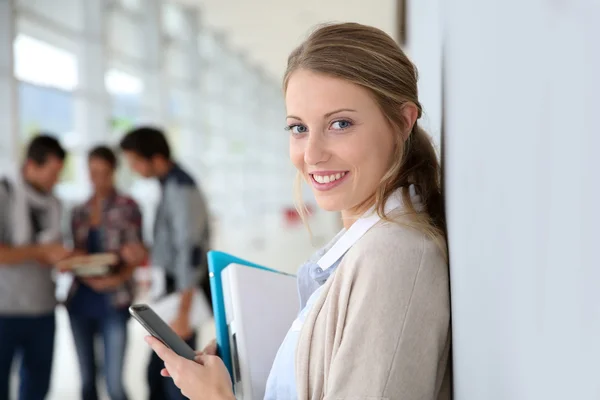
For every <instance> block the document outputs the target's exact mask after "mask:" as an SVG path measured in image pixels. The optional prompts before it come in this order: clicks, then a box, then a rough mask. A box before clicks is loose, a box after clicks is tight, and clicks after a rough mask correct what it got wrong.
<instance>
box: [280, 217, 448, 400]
mask: <svg viewBox="0 0 600 400" xmlns="http://www.w3.org/2000/svg"><path fill="white" fill-rule="evenodd" d="M401 218H402V217H401ZM450 345H451V335H450V295H449V280H448V266H447V264H446V262H445V261H444V258H443V256H442V253H441V251H440V250H439V248H438V247H437V246H436V245H435V244H434V243H433V241H431V240H430V239H428V238H427V237H426V236H425V235H424V234H422V233H420V232H418V231H416V230H414V229H411V228H408V227H406V226H402V225H400V224H397V223H390V222H385V221H380V222H378V223H377V224H376V225H375V226H373V227H372V228H371V229H370V230H369V231H368V232H367V233H366V234H365V235H364V236H363V237H362V238H361V239H359V240H358V241H357V242H356V243H355V244H354V246H353V247H352V248H351V249H350V250H349V251H348V252H347V253H346V255H345V256H344V258H343V259H342V261H341V263H340V265H339V267H338V269H337V271H336V272H335V273H334V275H333V276H332V277H331V278H330V279H329V280H328V281H327V283H326V284H325V287H324V290H323V293H322V294H321V295H320V297H319V299H318V300H317V301H316V303H315V305H314V307H313V309H312V310H311V311H310V313H309V315H308V316H307V318H306V321H305V323H304V326H303V327H302V331H301V333H300V339H299V342H298V348H297V354H296V377H297V384H298V399H299V400H308V399H311V400H321V399H325V400H338V399H339V400H341V399H344V400H350V399H352V400H367V399H368V400H383V399H390V400H396V399H397V400H448V399H451V397H452V393H451V365H450V357H449V353H450ZM282 400H283V399H282Z"/></svg>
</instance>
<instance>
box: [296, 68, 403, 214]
mask: <svg viewBox="0 0 600 400" xmlns="http://www.w3.org/2000/svg"><path fill="white" fill-rule="evenodd" d="M285 102H286V108H287V114H288V116H287V124H288V129H289V131H290V157H291V160H292V162H293V163H294V166H295V167H296V168H297V169H298V171H300V173H301V174H302V176H303V177H304V179H305V180H306V181H307V182H308V184H309V185H310V186H311V187H312V190H313V192H314V194H315V197H316V200H317V203H318V204H319V206H320V207H321V208H323V209H325V210H328V211H342V214H343V215H344V216H345V217H348V216H357V215H359V214H360V213H362V212H364V211H365V208H366V207H369V206H371V205H372V204H373V202H374V198H373V196H374V194H375V191H376V190H377V187H378V186H379V184H380V182H381V179H382V177H383V175H384V174H385V173H386V172H387V170H388V169H389V167H390V165H391V162H392V156H393V154H394V149H395V145H396V144H395V143H396V140H395V138H394V132H393V129H392V127H391V125H390V124H389V123H388V122H387V119H386V118H385V116H384V115H383V113H382V112H381V110H380V109H379V106H378V105H377V103H376V102H375V100H374V99H373V97H372V96H371V95H370V94H369V92H368V91H367V90H366V89H364V88H362V87H360V86H358V85H355V84H353V83H349V82H347V81H344V80H342V79H339V78H334V77H330V76H327V75H323V74H317V73H314V72H310V71H306V70H298V71H296V72H294V73H293V74H292V75H291V77H290V79H289V81H288V87H287V92H286V96H285Z"/></svg>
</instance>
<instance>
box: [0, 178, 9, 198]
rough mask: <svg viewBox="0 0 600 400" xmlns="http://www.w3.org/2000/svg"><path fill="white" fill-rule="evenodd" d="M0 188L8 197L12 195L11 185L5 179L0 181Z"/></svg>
mask: <svg viewBox="0 0 600 400" xmlns="http://www.w3.org/2000/svg"><path fill="white" fill-rule="evenodd" d="M0 186H1V187H2V188H3V189H4V191H5V192H6V193H8V195H9V196H10V194H11V193H12V185H11V183H10V182H9V181H8V179H7V178H2V179H0Z"/></svg>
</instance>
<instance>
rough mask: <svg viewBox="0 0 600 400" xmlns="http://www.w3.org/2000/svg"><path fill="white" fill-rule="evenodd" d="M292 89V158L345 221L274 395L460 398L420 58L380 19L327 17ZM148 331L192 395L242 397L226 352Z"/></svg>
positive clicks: (314, 266) (313, 285) (291, 70)
mask: <svg viewBox="0 0 600 400" xmlns="http://www.w3.org/2000/svg"><path fill="white" fill-rule="evenodd" d="M283 88H284V93H285V102H286V108H287V113H288V116H287V130H288V131H289V132H290V157H291V160H292V162H293V164H294V166H295V167H296V168H297V170H298V173H299V176H300V177H301V178H302V179H303V180H304V181H306V182H307V183H308V184H309V185H310V186H311V187H312V189H313V192H314V194H315V197H316V200H317V203H318V205H319V207H321V208H323V209H325V210H328V211H340V212H341V215H342V219H343V225H344V229H343V230H342V231H341V232H340V233H339V234H338V235H337V236H336V237H335V238H333V240H332V241H331V243H329V244H328V245H327V246H325V247H324V248H323V249H321V250H320V251H318V252H317V253H316V254H315V256H313V257H312V258H311V259H310V260H309V261H308V262H307V263H306V264H304V265H302V266H301V268H300V270H299V272H298V289H299V295H300V303H301V307H302V311H301V312H300V313H299V315H298V318H297V320H296V321H295V322H294V324H293V325H292V327H291V329H290V331H289V332H288V334H287V336H286V338H285V340H284V342H283V343H282V344H281V347H280V349H279V351H278V354H277V356H276V359H275V361H274V364H273V367H272V370H271V374H270V377H269V380H268V383H267V388H266V395H265V398H266V399H284V400H292V399H302V400H304V399H314V400H317V399H367V398H368V399H401V400H412V399H414V400H417V399H419V400H421V399H432V400H433V399H439V400H446V399H450V398H451V366H450V361H449V360H450V357H449V354H450V346H451V334H450V295H449V279H448V264H447V255H446V240H445V218H444V212H443V204H442V194H441V188H440V166H439V163H438V160H437V157H436V154H435V151H434V148H433V146H432V144H431V142H430V139H429V137H428V136H427V134H426V133H425V132H424V131H423V130H422V129H421V128H420V127H419V125H418V123H417V120H418V119H419V118H420V117H421V112H422V111H421V105H420V104H419V100H418V96H417V71H416V68H415V67H414V65H413V64H412V63H411V62H410V60H409V59H408V58H407V57H406V55H405V54H404V53H403V51H402V50H401V49H400V47H399V46H398V45H397V44H396V43H395V42H394V40H393V39H392V38H390V37H389V36H388V35H386V34H385V33H384V32H382V31H380V30H379V29H376V28H372V27H368V26H363V25H359V24H355V23H346V24H334V25H327V26H323V27H320V28H319V29H317V30H316V31H315V32H313V33H312V34H311V35H310V36H309V38H308V39H307V40H306V41H305V42H304V43H303V44H302V45H300V46H299V47H298V48H297V49H296V50H294V51H293V52H292V54H291V55H290V57H289V59H288V66H287V71H286V73H285V78H284V84H283ZM148 342H149V343H150V345H151V346H152V348H153V349H154V350H155V351H156V352H157V354H158V355H159V356H160V357H161V358H162V359H163V360H164V361H165V367H166V369H165V370H163V375H164V376H169V375H170V376H171V377H172V378H173V379H174V381H175V384H176V385H177V386H178V387H179V388H180V389H181V390H182V392H183V394H184V395H186V396H188V397H189V398H191V399H233V398H234V396H233V393H232V390H231V381H230V379H229V375H228V373H227V371H226V369H225V367H224V365H223V363H222V362H221V360H220V359H218V358H217V357H216V356H214V355H213V354H206V353H204V354H199V356H198V358H197V359H196V362H193V361H188V360H185V359H183V358H181V357H178V356H177V355H175V353H173V352H172V351H170V350H168V349H167V348H166V347H164V346H163V345H162V344H161V343H160V342H158V341H157V340H155V339H153V338H148ZM211 353H214V352H211Z"/></svg>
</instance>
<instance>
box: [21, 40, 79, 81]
mask: <svg viewBox="0 0 600 400" xmlns="http://www.w3.org/2000/svg"><path fill="white" fill-rule="evenodd" d="M14 54H15V65H14V66H15V76H16V77H17V79H20V80H22V81H25V82H29V83H32V84H35V85H41V86H51V87H55V88H58V89H62V90H67V91H72V90H74V89H75V87H76V86H77V84H78V82H79V76H78V68H77V67H78V66H77V57H76V56H75V54H73V53H70V52H68V51H66V50H63V49H61V48H58V47H55V46H52V45H51V44H48V43H46V42H43V41H41V40H37V39H34V38H32V37H30V36H26V35H18V36H17V38H16V39H15V42H14Z"/></svg>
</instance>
